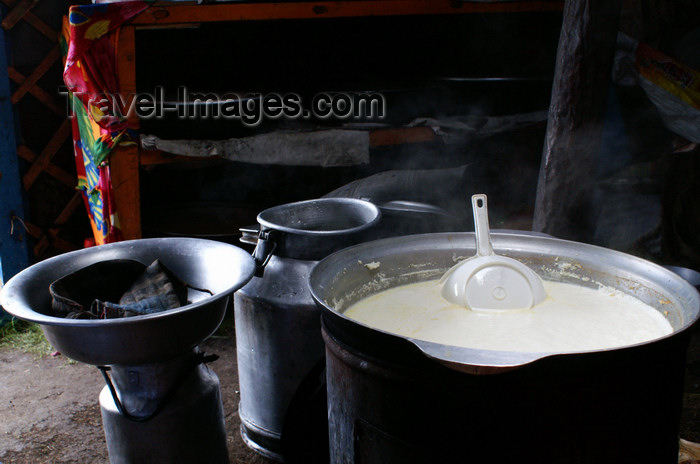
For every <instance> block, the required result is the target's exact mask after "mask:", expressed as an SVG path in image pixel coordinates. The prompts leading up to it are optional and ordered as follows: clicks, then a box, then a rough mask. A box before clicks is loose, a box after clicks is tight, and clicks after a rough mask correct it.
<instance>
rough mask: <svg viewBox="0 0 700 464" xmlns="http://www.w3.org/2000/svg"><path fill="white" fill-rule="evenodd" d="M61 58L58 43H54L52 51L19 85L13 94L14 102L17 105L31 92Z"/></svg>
mask: <svg viewBox="0 0 700 464" xmlns="http://www.w3.org/2000/svg"><path fill="white" fill-rule="evenodd" d="M60 58H61V50H60V48H59V46H58V44H56V45H54V46H53V48H52V49H51V51H49V53H48V54H47V55H46V56H45V57H44V59H43V60H41V63H39V66H37V67H36V68H35V69H34V71H32V73H31V74H30V75H29V77H27V79H26V80H25V81H24V83H23V84H22V85H20V86H19V88H18V89H17V90H15V93H13V94H12V104H13V105H16V104H17V102H18V101H20V100H21V99H22V97H24V95H26V93H27V92H29V89H31V88H32V87H33V86H34V85H35V84H36V83H37V81H39V79H41V78H42V76H43V75H44V74H46V72H47V71H48V70H49V69H50V68H51V66H53V64H54V63H55V62H56V61H58V60H59V59H60Z"/></svg>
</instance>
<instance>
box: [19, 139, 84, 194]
mask: <svg viewBox="0 0 700 464" xmlns="http://www.w3.org/2000/svg"><path fill="white" fill-rule="evenodd" d="M17 155H18V156H19V157H20V158H22V159H23V160H25V161H29V162H30V163H34V162H35V161H36V160H37V158H39V155H37V154H36V153H34V152H33V151H32V150H30V149H29V147H27V146H26V145H20V146H18V147H17ZM44 171H46V173H47V174H49V175H51V176H53V177H55V178H56V179H58V180H59V181H60V182H61V183H62V184H63V185H65V186H66V187H70V188H75V187H76V185H77V184H78V178H77V177H76V176H75V174H72V173H70V172H68V171H66V170H64V169H61V168H59V167H58V166H56V165H55V164H53V163H49V164H47V165H46V168H44Z"/></svg>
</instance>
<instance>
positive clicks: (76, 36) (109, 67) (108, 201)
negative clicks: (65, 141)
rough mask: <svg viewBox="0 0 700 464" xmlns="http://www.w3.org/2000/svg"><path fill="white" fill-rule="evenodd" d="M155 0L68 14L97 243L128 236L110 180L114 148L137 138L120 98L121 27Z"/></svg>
mask: <svg viewBox="0 0 700 464" xmlns="http://www.w3.org/2000/svg"><path fill="white" fill-rule="evenodd" d="M150 3H151V2H150V1H132V2H120V3H107V4H95V5H79V6H72V7H70V10H69V13H68V16H66V17H64V18H63V31H62V37H61V48H62V50H63V54H64V67H63V81H64V83H65V84H66V87H67V88H68V97H69V101H70V103H71V110H72V126H73V146H74V152H75V165H76V169H77V172H78V186H77V188H78V189H79V190H80V191H81V192H82V193H83V200H84V201H85V206H86V209H87V212H88V216H89V218H90V224H91V225H92V231H93V235H94V237H95V243H96V244H97V245H101V244H103V243H109V242H115V241H119V240H122V239H123V236H122V233H121V230H120V227H119V218H118V217H117V214H116V205H115V203H114V194H113V191H112V185H111V181H110V172H109V154H110V152H111V151H112V149H113V148H114V147H115V146H116V145H118V144H120V143H133V141H132V140H134V137H133V136H134V135H135V134H134V131H133V129H134V128H132V127H129V124H128V122H127V118H126V114H122V112H124V113H125V111H120V110H119V104H118V102H119V101H120V100H119V97H120V93H119V90H120V89H119V84H118V82H117V66H116V57H117V53H116V51H117V50H116V49H117V37H118V31H119V28H120V27H121V25H122V24H124V23H125V22H127V21H129V20H130V19H131V18H133V17H134V16H136V15H137V14H139V13H141V12H142V11H144V10H145V9H146V8H148V7H149V5H150ZM127 97H128V96H123V98H124V99H126V98H127ZM115 103H117V104H116V105H115Z"/></svg>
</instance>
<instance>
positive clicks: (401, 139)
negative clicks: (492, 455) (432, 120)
mask: <svg viewBox="0 0 700 464" xmlns="http://www.w3.org/2000/svg"><path fill="white" fill-rule="evenodd" d="M434 140H435V132H433V130H432V129H431V128H430V127H397V128H395V129H378V130H374V131H372V132H370V133H369V146H370V147H383V146H388V145H401V144H406V143H421V142H432V141H434Z"/></svg>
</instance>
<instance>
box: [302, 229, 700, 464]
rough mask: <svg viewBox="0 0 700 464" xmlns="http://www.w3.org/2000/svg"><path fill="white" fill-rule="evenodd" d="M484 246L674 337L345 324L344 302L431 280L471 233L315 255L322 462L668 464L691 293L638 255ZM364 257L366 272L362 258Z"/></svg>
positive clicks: (517, 244) (586, 248)
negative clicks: (501, 339) (617, 302)
mask: <svg viewBox="0 0 700 464" xmlns="http://www.w3.org/2000/svg"><path fill="white" fill-rule="evenodd" d="M492 241H493V246H494V250H495V251H496V252H497V253H499V254H503V255H507V256H510V257H513V258H517V259H519V260H520V261H523V262H525V263H526V264H528V265H529V266H530V267H531V268H533V269H534V270H535V271H536V272H537V273H538V274H539V275H540V276H541V277H543V278H545V279H549V280H558V281H565V282H572V283H576V284H579V285H585V286H591V287H595V286H597V285H598V284H602V285H606V286H610V287H614V288H616V289H619V290H621V291H622V292H624V293H627V294H631V295H634V296H636V297H637V298H639V299H641V300H642V301H643V302H645V303H647V304H649V305H651V306H652V307H654V308H655V309H657V310H658V311H660V312H661V313H662V314H663V315H664V316H665V317H666V318H667V320H668V321H669V322H670V324H671V325H672V327H673V329H674V331H673V333H672V334H670V335H668V336H666V337H663V338H659V339H656V340H653V341H650V342H648V343H641V344H637V345H632V346H626V347H622V348H619V349H608V350H594V351H587V352H574V353H562V354H557V353H529V352H503V351H488V350H476V349H469V348H461V347H454V346H449V345H441V344H437V343H429V342H425V341H421V340H416V339H411V338H407V337H402V336H397V335H394V334H390V333H387V332H384V331H381V330H377V329H373V328H371V327H368V326H365V325H362V324H360V323H357V322H355V321H353V320H352V319H349V318H347V317H346V316H344V314H343V311H344V309H346V308H347V307H348V306H349V305H350V304H352V303H353V302H355V301H357V300H359V299H361V298H364V297H366V296H368V295H371V294H374V293H376V292H379V291H381V290H384V289H387V288H390V287H394V286H396V285H400V284H404V283H411V282H416V281H422V280H429V279H435V278H439V277H440V276H441V275H442V274H443V273H444V272H445V271H446V270H447V269H448V268H450V267H451V266H452V265H453V264H454V263H455V262H456V261H458V260H460V259H462V258H464V257H469V256H471V255H473V254H474V235H473V234H429V235H419V236H410V237H399V238H395V239H386V240H380V241H376V242H369V243H365V244H362V245H358V246H355V247H351V248H348V249H345V250H342V251H340V252H337V253H335V254H333V255H330V256H328V257H327V258H325V259H324V260H322V261H321V262H320V263H319V264H318V265H317V266H316V267H315V268H314V270H313V271H312V274H311V276H310V286H311V291H312V294H313V297H314V299H315V300H316V301H317V302H318V303H319V305H320V306H321V307H322V312H323V330H324V339H325V342H326V353H327V355H326V362H327V373H326V374H327V384H328V408H329V409H328V417H329V435H330V456H331V462H332V463H338V464H340V463H342V464H346V463H366V462H381V463H383V464H384V463H389V464H392V463H401V464H406V463H423V462H441V463H464V462H469V463H473V464H481V463H493V462H518V463H537V464H564V463H567V464H571V463H581V464H584V463H585V464H591V463H596V464H620V463H629V464H636V463H639V462H644V463H656V464H675V463H676V462H677V460H678V427H679V422H680V413H681V405H682V392H683V378H684V372H685V352H686V349H687V345H688V341H689V333H690V332H689V330H688V328H689V327H690V326H691V325H692V324H693V323H694V322H695V321H696V320H697V318H698V314H699V311H700V296H699V295H698V292H697V291H696V290H695V288H693V287H692V286H691V285H690V284H688V283H687V282H686V281H685V280H683V279H681V278H680V277H678V276H677V275H675V274H674V273H672V272H670V271H668V270H666V269H664V268H662V267H659V266H657V265H655V264H653V263H650V262H648V261H644V260H642V259H639V258H636V257H633V256H630V255H626V254H622V253H619V252H615V251H611V250H607V249H603V248H599V247H594V246H590V245H585V244H580V243H574V242H567V241H563V240H557V239H552V238H546V237H537V236H531V235H527V236H526V235H518V234H507V233H506V234H502V233H501V234H499V233H494V234H492ZM368 263H372V265H371V266H367V265H366V264H368Z"/></svg>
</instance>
